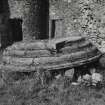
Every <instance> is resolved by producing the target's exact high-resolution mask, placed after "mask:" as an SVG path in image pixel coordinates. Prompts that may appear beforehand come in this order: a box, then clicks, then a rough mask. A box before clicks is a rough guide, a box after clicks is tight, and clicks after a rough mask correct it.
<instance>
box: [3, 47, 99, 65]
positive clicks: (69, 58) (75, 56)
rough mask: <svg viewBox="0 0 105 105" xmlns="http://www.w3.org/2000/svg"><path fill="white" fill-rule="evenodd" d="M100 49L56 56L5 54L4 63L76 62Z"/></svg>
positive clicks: (93, 48)
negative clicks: (31, 56) (24, 56)
mask: <svg viewBox="0 0 105 105" xmlns="http://www.w3.org/2000/svg"><path fill="white" fill-rule="evenodd" d="M97 53H98V50H97V48H96V47H91V48H90V49H87V50H85V51H79V52H75V53H70V54H57V55H56V56H50V57H39V58H18V57H11V56H3V63H4V64H13V65H27V66H30V65H35V66H37V65H40V66H41V65H43V66H45V65H52V64H59V63H62V62H63V63H66V62H74V61H76V60H80V59H85V58H86V59H88V58H89V57H93V56H94V55H97Z"/></svg>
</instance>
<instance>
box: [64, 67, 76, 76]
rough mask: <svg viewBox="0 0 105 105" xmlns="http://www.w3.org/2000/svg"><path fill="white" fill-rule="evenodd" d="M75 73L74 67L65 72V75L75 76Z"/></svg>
mask: <svg viewBox="0 0 105 105" xmlns="http://www.w3.org/2000/svg"><path fill="white" fill-rule="evenodd" d="M73 75H74V68H72V69H69V70H67V71H66V72H65V76H67V77H70V78H73Z"/></svg>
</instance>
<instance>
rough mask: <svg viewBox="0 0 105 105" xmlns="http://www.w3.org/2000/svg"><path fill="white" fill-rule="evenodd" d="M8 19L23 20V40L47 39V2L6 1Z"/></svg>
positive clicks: (44, 0)
mask: <svg viewBox="0 0 105 105" xmlns="http://www.w3.org/2000/svg"><path fill="white" fill-rule="evenodd" d="M8 1H9V6H10V18H21V19H22V20H23V23H22V30H23V40H31V39H44V38H48V20H49V19H48V18H49V3H48V1H47V0H8Z"/></svg>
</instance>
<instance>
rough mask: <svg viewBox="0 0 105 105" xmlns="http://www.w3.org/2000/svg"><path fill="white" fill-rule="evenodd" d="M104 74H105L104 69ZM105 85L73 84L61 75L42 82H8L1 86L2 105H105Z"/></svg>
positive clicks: (0, 102)
mask: <svg viewBox="0 0 105 105" xmlns="http://www.w3.org/2000/svg"><path fill="white" fill-rule="evenodd" d="M102 74H105V73H104V71H102ZM104 104H105V87H102V88H94V87H86V86H82V85H80V86H72V85H71V79H70V78H67V77H61V78H59V79H54V80H52V81H50V84H49V85H47V84H46V85H43V84H41V81H40V79H39V78H38V77H37V78H34V79H30V80H28V79H27V80H24V82H23V81H18V82H17V83H15V84H12V83H8V84H7V83H6V84H2V81H1V86H0V105H104Z"/></svg>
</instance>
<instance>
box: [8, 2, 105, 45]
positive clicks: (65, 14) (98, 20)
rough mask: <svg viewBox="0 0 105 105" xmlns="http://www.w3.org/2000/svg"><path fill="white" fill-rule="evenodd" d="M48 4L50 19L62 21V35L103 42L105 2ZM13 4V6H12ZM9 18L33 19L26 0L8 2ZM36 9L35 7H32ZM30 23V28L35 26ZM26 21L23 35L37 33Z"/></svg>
mask: <svg viewBox="0 0 105 105" xmlns="http://www.w3.org/2000/svg"><path fill="white" fill-rule="evenodd" d="M49 2H50V8H49V9H50V19H56V18H57V19H62V21H63V27H64V28H63V31H64V32H63V35H64V37H66V36H74V35H77V34H78V33H81V35H83V36H86V37H88V38H89V39H91V40H92V41H93V42H94V43H99V44H100V43H101V41H103V40H105V35H104V34H105V12H104V11H105V1H104V0H49ZM14 4H15V5H14ZM9 6H10V13H11V15H10V17H11V18H14V17H16V18H17V17H18V18H25V17H30V21H31V20H32V19H33V18H34V15H33V13H35V9H33V10H34V12H33V11H31V12H33V13H30V9H29V7H30V5H29V2H28V0H9ZM34 7H35V8H36V7H37V6H36V5H34ZM36 21H37V19H36V20H35V19H34V22H33V21H31V22H30V23H32V24H30V26H31V25H32V26H34V24H36ZM30 26H29V24H28V21H27V19H26V20H24V22H23V34H24V35H25V36H30V35H31V36H33V35H35V34H36V36H37V33H38V32H39V31H37V33H36V32H34V30H35V27H33V28H31V29H30V28H29V27H30Z"/></svg>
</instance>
